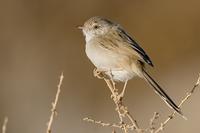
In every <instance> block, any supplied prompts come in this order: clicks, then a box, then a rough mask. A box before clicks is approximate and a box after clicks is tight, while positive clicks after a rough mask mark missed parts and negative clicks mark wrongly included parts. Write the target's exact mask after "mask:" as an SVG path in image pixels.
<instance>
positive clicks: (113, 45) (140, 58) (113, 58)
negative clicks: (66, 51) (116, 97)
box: [79, 17, 183, 116]
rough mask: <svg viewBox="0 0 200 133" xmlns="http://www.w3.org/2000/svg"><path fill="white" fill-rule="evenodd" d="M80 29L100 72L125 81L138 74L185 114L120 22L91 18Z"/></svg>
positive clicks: (150, 62) (164, 98)
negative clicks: (155, 75)
mask: <svg viewBox="0 0 200 133" xmlns="http://www.w3.org/2000/svg"><path fill="white" fill-rule="evenodd" d="M79 28H80V29H82V31H83V34H84V36H85V41H86V49H85V51H86V54H87V56H88V58H89V59H90V60H91V62H92V63H93V64H94V65H95V66H96V67H97V69H98V70H99V71H103V72H105V74H106V75H107V76H108V77H110V78H112V79H113V80H114V81H117V82H119V81H120V82H124V83H125V84H126V83H127V81H128V80H130V79H132V78H133V77H135V76H139V77H140V78H143V79H145V81H147V82H148V83H149V84H150V85H151V86H152V87H153V88H154V91H155V92H156V93H157V94H158V95H159V96H160V97H161V98H162V99H163V100H164V101H165V102H166V103H167V105H169V107H171V108H172V109H174V110H175V111H176V112H177V113H179V114H180V115H182V116H183V114H182V112H181V110H180V108H179V107H178V106H177V105H176V104H175V103H174V102H173V100H172V99H171V98H170V97H169V96H168V95H167V94H166V93H165V91H164V90H163V89H162V88H161V87H160V86H159V85H158V83H157V82H156V81H155V80H154V79H153V78H152V77H151V76H150V75H149V74H148V73H147V72H146V70H145V65H150V66H152V67H153V63H152V61H151V59H150V58H149V56H148V55H147V54H146V52H145V51H144V50H143V49H142V48H141V47H140V46H139V44H138V43H137V42H135V41H134V40H133V39H132V38H131V37H130V36H129V35H128V34H127V33H126V32H125V30H124V29H123V28H122V27H121V26H120V25H119V24H117V23H114V22H112V21H110V20H108V19H105V18H102V17H92V18H90V19H89V20H87V21H86V22H85V23H84V25H83V26H82V27H79Z"/></svg>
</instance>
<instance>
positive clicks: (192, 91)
mask: <svg viewBox="0 0 200 133" xmlns="http://www.w3.org/2000/svg"><path fill="white" fill-rule="evenodd" d="M199 84H200V74H199V77H198V79H197V82H196V83H195V85H194V86H193V87H192V89H191V90H190V92H189V93H187V95H186V96H185V97H184V98H183V99H182V101H181V102H180V104H179V105H178V107H181V106H182V105H183V104H184V103H185V102H186V101H187V100H188V99H189V98H190V97H191V96H192V94H193V93H194V91H195V89H196V88H197V87H198V86H199ZM175 114H176V112H175V111H174V112H173V113H172V114H170V115H169V117H168V118H167V119H166V120H165V121H164V122H162V123H161V124H160V127H159V128H158V129H157V130H156V131H155V132H154V133H159V132H160V131H162V130H163V129H164V127H165V126H166V124H167V123H168V122H169V121H170V120H171V119H173V118H174V116H175Z"/></svg>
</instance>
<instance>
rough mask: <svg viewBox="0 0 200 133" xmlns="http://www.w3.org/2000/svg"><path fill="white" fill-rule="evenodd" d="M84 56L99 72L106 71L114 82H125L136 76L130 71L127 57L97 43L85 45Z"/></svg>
mask: <svg viewBox="0 0 200 133" xmlns="http://www.w3.org/2000/svg"><path fill="white" fill-rule="evenodd" d="M85 51H86V54H87V56H88V58H89V59H90V61H91V62H92V63H93V64H94V65H95V66H96V67H97V68H98V69H100V70H102V71H107V72H106V74H107V75H112V78H113V79H114V80H115V81H121V82H125V81H127V80H129V79H131V78H133V77H134V76H135V75H136V74H135V73H134V72H133V71H132V69H131V63H130V61H129V58H128V57H127V56H124V55H121V54H119V53H117V52H114V51H112V50H108V49H106V48H105V47H102V46H101V45H99V44H98V43H87V44H86V49H85Z"/></svg>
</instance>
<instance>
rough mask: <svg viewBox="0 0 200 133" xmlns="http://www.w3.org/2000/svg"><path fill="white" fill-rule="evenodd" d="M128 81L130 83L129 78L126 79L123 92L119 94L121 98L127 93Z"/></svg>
mask: <svg viewBox="0 0 200 133" xmlns="http://www.w3.org/2000/svg"><path fill="white" fill-rule="evenodd" d="M127 83H128V80H126V81H125V83H124V87H123V90H122V92H121V93H120V94H119V98H120V99H121V98H123V97H124V93H125V90H126V86H127Z"/></svg>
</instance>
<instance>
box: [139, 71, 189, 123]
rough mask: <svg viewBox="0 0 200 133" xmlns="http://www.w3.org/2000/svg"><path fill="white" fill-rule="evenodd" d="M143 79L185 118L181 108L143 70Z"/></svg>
mask: <svg viewBox="0 0 200 133" xmlns="http://www.w3.org/2000/svg"><path fill="white" fill-rule="evenodd" d="M143 77H144V79H145V80H146V81H147V82H148V83H149V84H150V85H151V86H152V87H153V88H154V91H155V92H156V93H157V94H158V95H159V96H160V97H161V98H162V99H163V100H164V101H165V102H166V103H167V105H168V106H169V107H170V108H172V109H174V110H175V111H176V112H177V113H178V114H180V115H181V116H182V117H183V118H184V119H187V118H186V117H185V116H184V115H183V113H182V112H181V109H180V108H179V107H178V106H177V105H176V104H175V103H174V102H173V100H172V99H171V98H170V97H169V96H168V95H167V94H166V93H165V91H164V90H163V89H162V88H161V87H160V86H159V85H158V83H156V81H155V80H154V79H153V78H152V77H151V76H150V75H149V74H148V73H147V72H146V71H145V70H143Z"/></svg>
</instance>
